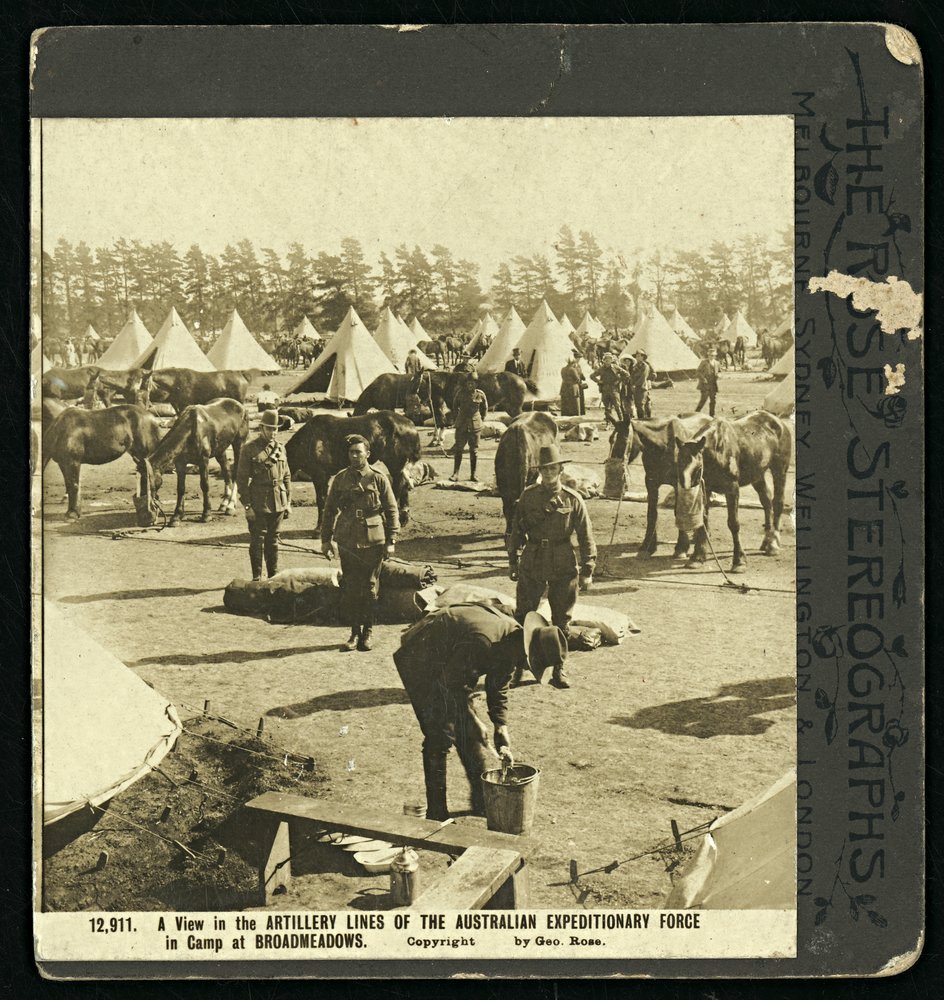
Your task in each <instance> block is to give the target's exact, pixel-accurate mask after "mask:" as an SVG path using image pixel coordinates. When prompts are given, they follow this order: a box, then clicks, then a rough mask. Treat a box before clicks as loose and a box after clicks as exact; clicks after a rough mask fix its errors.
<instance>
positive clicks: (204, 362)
mask: <svg viewBox="0 0 944 1000" xmlns="http://www.w3.org/2000/svg"><path fill="white" fill-rule="evenodd" d="M129 367H130V368H150V369H151V370H152V371H157V370H158V369H160V368H190V369H192V370H193V371H196V372H212V371H216V369H215V368H214V367H213V364H212V362H211V361H210V360H209V358H207V356H206V355H205V354H204V353H203V351H201V350H200V348H199V347H198V346H197V342H196V341H195V340H194V339H193V337H192V336H191V334H190V331H189V330H188V329H187V327H186V326H184V321H183V320H182V319H181V318H180V316H179V315H178V313H177V310H176V309H175V308H174V307H173V306H171V309H170V312H169V313H168V314H167V319H165V320H164V323H163V325H162V326H161V328H160V330H159V331H158V333H157V336H156V337H155V338H154V342H153V343H152V344H150V345H149V346H148V347H147V348H146V349H145V350H144V351H142V352H141V354H140V356H139V357H138V358H136V359H135V362H134V364H132V365H129Z"/></svg>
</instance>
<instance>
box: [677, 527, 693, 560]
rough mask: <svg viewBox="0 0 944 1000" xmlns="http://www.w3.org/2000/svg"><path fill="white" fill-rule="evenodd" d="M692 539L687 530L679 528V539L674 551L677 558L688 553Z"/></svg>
mask: <svg viewBox="0 0 944 1000" xmlns="http://www.w3.org/2000/svg"><path fill="white" fill-rule="evenodd" d="M691 545H692V540H691V538H689V536H688V532H687V531H682V530H681V529H679V533H678V540H677V541H676V543H675V551H674V552H673V553H672V555H673V556H675V558H676V559H680V558H681V557H682V556H684V555H686V553H687V552H688V550H689V549H690V548H691Z"/></svg>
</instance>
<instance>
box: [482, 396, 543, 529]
mask: <svg viewBox="0 0 944 1000" xmlns="http://www.w3.org/2000/svg"><path fill="white" fill-rule="evenodd" d="M556 440H557V422H556V421H555V420H554V418H553V417H551V416H549V415H548V414H547V413H541V412H540V411H534V412H531V413H522V414H521V415H520V416H518V417H515V419H514V420H512V422H511V423H510V424H509V425H508V429H507V430H506V431H505V433H504V434H502V436H501V438H499V441H498V450H497V451H496V452H495V481H496V484H497V486H498V494H499V496H500V497H501V501H502V513H503V514H504V515H505V537H506V538H507V537H508V535H509V534H510V532H511V520H512V518H513V517H514V513H515V505H516V504H517V503H518V498H519V497H520V496H521V494H522V493H523V492H524V488H525V487H526V486H530V485H531V483H533V482H534V481H535V480H536V479H537V477H538V455H539V454H540V453H541V449H542V448H543V447H545V446H546V445H549V444H553V443H554V442H555V441H556Z"/></svg>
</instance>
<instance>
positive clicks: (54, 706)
mask: <svg viewBox="0 0 944 1000" xmlns="http://www.w3.org/2000/svg"><path fill="white" fill-rule="evenodd" d="M42 639H43V650H42V654H43V659H42V663H43V675H42V703H43V748H42V754H43V760H42V776H43V823H44V824H45V823H53V822H55V821H56V820H60V819H62V818H63V817H65V816H69V815H70V814H72V813H75V812H77V811H78V810H80V809H82V808H83V807H86V806H88V805H93V806H101V805H102V804H104V803H105V802H107V801H108V800H109V799H111V798H112V797H113V796H115V795H117V794H118V793H119V792H121V791H123V790H124V789H125V788H127V787H128V786H129V785H131V784H132V783H133V782H135V781H137V780H138V778H141V777H143V776H144V775H146V774H147V773H148V772H149V771H150V770H151V768H153V767H157V766H158V765H159V764H160V762H161V761H162V760H163V759H164V757H165V756H166V755H167V754H168V753H169V752H170V750H171V749H172V748H173V746H174V743H175V742H176V740H177V737H178V736H179V735H180V732H181V724H180V719H179V718H178V716H177V712H176V710H175V709H174V706H173V705H172V704H171V703H170V702H169V701H168V699H167V698H165V697H164V696H163V695H162V694H159V693H158V692H157V691H155V690H154V689H153V688H151V687H148V685H147V684H145V683H144V681H143V680H141V678H140V677H139V676H138V675H137V674H136V673H135V672H134V671H133V670H131V669H130V668H129V667H127V666H125V664H124V663H122V662H121V660H119V659H118V658H117V657H115V656H114V655H113V654H112V653H110V652H109V651H108V650H107V649H105V648H104V647H102V646H100V645H99V644H98V643H97V642H96V641H95V640H94V639H93V638H92V637H91V636H90V635H88V633H86V632H84V631H83V630H82V629H81V628H79V627H78V626H77V625H76V624H75V622H73V621H71V620H70V619H69V618H68V617H67V616H66V615H65V614H64V613H63V611H62V610H61V609H59V608H58V607H57V606H56V605H55V604H53V603H51V602H50V601H45V602H44V606H43V635H42Z"/></svg>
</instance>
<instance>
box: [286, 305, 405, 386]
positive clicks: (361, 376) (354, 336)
mask: <svg viewBox="0 0 944 1000" xmlns="http://www.w3.org/2000/svg"><path fill="white" fill-rule="evenodd" d="M396 370H397V366H396V365H395V364H394V363H393V362H392V361H391V360H390V359H389V358H388V357H387V356H386V354H384V352H383V351H382V350H381V349H380V347H379V346H378V344H377V341H375V340H374V338H373V337H372V336H371V335H370V333H368V331H367V327H365V326H364V323H363V321H362V320H361V318H360V316H358V315H357V312H356V311H355V310H354V307H353V306H351V307H350V308H349V309H348V311H347V315H346V316H345V317H344V320H343V321H342V323H341V325H340V326H339V327H338V329H337V332H336V333H335V334H334V336H333V337H332V338H331V340H329V341H328V343H327V345H326V346H325V349H324V350H323V351H322V352H321V354H319V355H318V357H317V358H315V360H314V361H313V362H312V363H311V366H310V367H309V369H308V371H306V372H305V373H304V374H303V375H302V376H301V377H300V378H299V379H297V380H296V381H295V382H294V383H293V384H292V385H291V386H289V388H288V389H286V390H285V393H284V395H286V396H290V395H292V394H294V393H308V392H320V393H324V394H325V395H327V396H328V397H329V398H330V399H334V400H338V401H340V400H344V399H348V400H351V401H352V402H354V401H356V400H357V399H359V398H360V394H361V393H362V392H363V391H364V389H366V388H367V386H369V385H370V383H371V382H373V381H374V379H375V378H377V376H378V375H384V374H387V373H391V374H392V373H395V372H396Z"/></svg>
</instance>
